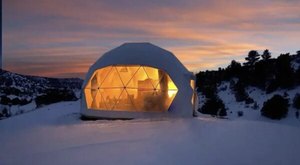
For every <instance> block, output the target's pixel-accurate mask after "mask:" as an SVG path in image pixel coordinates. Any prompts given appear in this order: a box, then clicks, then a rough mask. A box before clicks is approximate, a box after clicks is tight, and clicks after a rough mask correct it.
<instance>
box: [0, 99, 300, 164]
mask: <svg viewBox="0 0 300 165" xmlns="http://www.w3.org/2000/svg"><path fill="white" fill-rule="evenodd" d="M79 103H80V101H77V102H63V103H57V104H53V105H50V106H46V107H43V108H41V109H38V110H36V111H33V112H30V113H26V114H22V115H18V116H14V117H11V118H8V119H5V120H1V121H0V142H1V145H0V164H1V165H6V164H43V165H45V164H46V165H47V164H51V165H52V164H56V165H57V164H58V165H59V164H64V165H66V164H105V165H106V164H107V165H110V164H111V165H115V164H122V165H125V164H139V165H140V164H151V165H152V164H197V165H198V164H204V165H210V164H211V165H215V164H228V165H247V164H249V165H253V164H263V165H277V164H278V165H281V164H295V165H297V164H300V157H299V153H300V129H299V128H300V120H299V125H297V124H295V123H294V124H289V122H286V123H285V122H280V123H276V122H269V120H263V121H259V120H242V118H240V119H239V120H236V119H229V120H227V119H216V118H211V117H209V116H202V115H200V116H199V117H198V118H185V119H161V120H158V119H156V120H155V119H152V120H151V119H136V120H129V121H118V120H116V121H108V120H99V121H81V120H80V119H79V107H80V106H79V105H80V104H79Z"/></svg>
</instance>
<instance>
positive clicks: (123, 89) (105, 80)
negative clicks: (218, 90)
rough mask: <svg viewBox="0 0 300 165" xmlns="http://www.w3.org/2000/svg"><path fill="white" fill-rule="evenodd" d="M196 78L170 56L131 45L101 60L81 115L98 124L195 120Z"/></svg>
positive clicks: (85, 92)
mask: <svg viewBox="0 0 300 165" xmlns="http://www.w3.org/2000/svg"><path fill="white" fill-rule="evenodd" d="M193 88H194V75H193V74H192V73H191V72H189V71H188V70H187V69H186V68H185V67H184V66H183V65H182V64H181V63H180V61H179V60H178V59H177V58H176V57H175V56H174V55H173V54H172V53H170V52H168V51H166V50H164V49H162V48H160V47H157V46H155V45H152V44H150V43H125V44H123V45H121V46H119V47H117V48H115V49H113V50H111V51H109V52H107V53H105V54H104V55H103V56H102V57H100V58H99V59H98V61H97V62H96V63H95V64H94V65H92V66H91V68H90V69H89V71H88V73H87V75H86V79H85V81H84V84H83V88H82V89H83V91H82V92H83V95H82V103H81V114H82V115H83V116H85V117H92V118H98V117H103V118H136V117H151V116H192V113H193V106H194V103H193V99H194V98H193Z"/></svg>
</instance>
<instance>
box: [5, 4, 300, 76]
mask: <svg viewBox="0 0 300 165" xmlns="http://www.w3.org/2000/svg"><path fill="white" fill-rule="evenodd" d="M170 2H172V3H170ZM170 2H169V1H143V0H137V1H135V0H130V1H129V0H124V1H118V2H116V1H111V0H103V1H97V0H91V1H81V0H64V1H60V0H52V1H48V0H22V1H19V0H9V1H4V2H3V43H4V44H3V56H4V67H5V69H8V70H13V71H16V72H20V73H28V74H37V75H50V76H55V75H57V76H63V75H64V73H65V75H66V76H70V75H76V74H77V73H78V75H79V74H80V75H83V73H85V72H86V71H87V68H88V67H89V66H90V65H91V64H92V63H93V62H94V61H95V60H96V59H98V58H99V56H100V55H101V54H103V53H104V52H105V51H108V50H109V49H112V48H114V47H116V46H118V45H119V44H122V43H123V42H130V41H134V42H140V41H143V42H144V41H146V42H153V43H154V44H157V45H159V46H161V47H164V48H166V49H169V50H170V51H172V52H174V54H176V55H177V57H178V58H179V59H180V60H181V61H182V62H183V63H184V64H185V65H186V66H187V67H188V68H189V69H191V70H206V69H216V68H217V67H220V66H225V65H227V64H228V63H229V62H230V60H232V59H235V60H239V61H243V59H244V56H245V55H246V54H247V53H248V51H249V50H252V49H255V50H263V49H266V48H268V49H270V50H271V51H272V52H274V53H281V52H285V51H296V50H297V49H299V45H298V43H299V42H300V40H299V38H300V32H299V29H300V2H299V1H280V0H274V1H258V0H257V1H239V2H234V1H226V0H212V1H205V0H189V1H186V0H176V1H170ZM65 63H67V64H65ZM16 66H18V67H16ZM51 66H53V67H52V68H53V69H51V70H50V71H49V70H47V69H49V68H51ZM37 68H38V69H37Z"/></svg>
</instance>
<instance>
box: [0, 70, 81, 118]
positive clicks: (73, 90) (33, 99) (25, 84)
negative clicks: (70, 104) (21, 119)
mask: <svg viewBox="0 0 300 165" xmlns="http://www.w3.org/2000/svg"><path fill="white" fill-rule="evenodd" d="M82 83H83V80H82V79H79V78H48V77H40V76H30V75H22V74H17V73H13V72H9V71H6V70H1V71H0V117H1V112H2V111H3V110H5V109H6V111H11V112H7V113H10V114H8V115H14V114H16V113H20V112H18V111H22V112H23V111H29V110H32V109H34V108H36V107H39V106H42V105H46V104H51V103H54V102H59V101H69V100H76V99H78V98H79V91H80V89H81V86H82ZM28 104H33V105H32V106H30V108H27V109H26V108H23V109H22V106H25V105H28ZM15 106H17V108H16V107H15ZM20 106H21V108H20ZM2 116H3V115H2Z"/></svg>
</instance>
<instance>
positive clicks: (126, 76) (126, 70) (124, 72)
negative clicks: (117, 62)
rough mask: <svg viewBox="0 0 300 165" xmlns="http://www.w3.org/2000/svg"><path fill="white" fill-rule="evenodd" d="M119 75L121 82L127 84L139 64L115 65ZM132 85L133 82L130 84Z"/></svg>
mask: <svg viewBox="0 0 300 165" xmlns="http://www.w3.org/2000/svg"><path fill="white" fill-rule="evenodd" d="M115 68H116V69H117V71H118V73H119V75H120V78H121V80H122V82H123V84H124V85H125V86H126V85H129V81H130V80H131V79H132V77H133V76H134V74H135V73H136V72H137V71H138V69H139V68H140V66H138V65H137V66H129V67H128V66H116V67H115ZM130 85H132V86H133V84H130Z"/></svg>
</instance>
